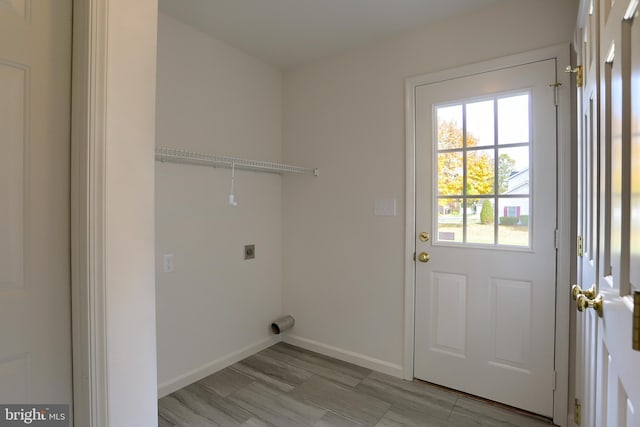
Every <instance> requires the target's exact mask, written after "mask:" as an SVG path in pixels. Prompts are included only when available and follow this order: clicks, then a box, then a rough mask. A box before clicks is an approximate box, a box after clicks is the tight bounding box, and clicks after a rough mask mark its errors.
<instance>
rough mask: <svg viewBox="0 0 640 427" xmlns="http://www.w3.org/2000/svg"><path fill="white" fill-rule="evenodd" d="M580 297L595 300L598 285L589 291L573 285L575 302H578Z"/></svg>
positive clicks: (572, 290)
mask: <svg viewBox="0 0 640 427" xmlns="http://www.w3.org/2000/svg"><path fill="white" fill-rule="evenodd" d="M580 295H584V296H585V297H587V298H588V299H594V298H595V297H596V285H591V287H590V288H589V289H586V290H585V289H582V288H581V287H580V286H579V285H573V286H572V287H571V296H572V297H573V300H574V301H577V300H578V297H579V296H580Z"/></svg>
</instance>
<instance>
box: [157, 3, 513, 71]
mask: <svg viewBox="0 0 640 427" xmlns="http://www.w3.org/2000/svg"><path fill="white" fill-rule="evenodd" d="M505 1H515V0H159V9H160V11H161V12H164V13H166V14H167V15H170V16H172V17H174V18H176V19H178V20H180V21H182V22H184V23H186V24H189V25H190V26H192V27H195V28H197V29H199V30H200V31H203V32H205V33H207V34H209V35H211V36H213V37H214V38H216V39H218V40H220V41H223V42H225V43H227V44H229V45H231V46H233V47H235V48H236V49H239V50H241V51H244V52H246V53H247V54H249V55H251V56H254V57H256V58H259V59H261V60H263V61H265V62H267V63H269V64H272V65H273V66H275V67H278V68H281V69H286V68H289V67H292V66H294V65H298V64H300V63H303V62H306V61H310V60H313V59H317V58H321V57H325V56H329V55H332V54H335V53H338V52H341V51H344V50H347V49H351V48H355V47H358V46H363V45H366V44H369V43H373V42H375V41H378V40H381V39H384V38H385V37H390V36H393V35H394V34H398V33H401V32H404V31H410V30H413V29H417V28H420V27H423V26H425V25H427V24H429V23H433V22H435V21H440V20H443V19H446V18H450V17H452V16H455V15H459V14H463V13H467V12H472V11H475V10H478V9H482V8H485V7H489V6H492V5H495V4H498V3H501V2H505ZM521 1H522V0H521Z"/></svg>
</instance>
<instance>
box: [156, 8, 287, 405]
mask: <svg viewBox="0 0 640 427" xmlns="http://www.w3.org/2000/svg"><path fill="white" fill-rule="evenodd" d="M156 135H157V141H156V144H157V145H158V146H168V147H176V148H182V149H186V150H192V151H200V152H204V153H210V154H216V155H226V156H233V157H243V158H249V159H256V160H266V161H276V162H278V161H280V160H281V144H282V73H281V72H280V71H278V70H276V69H274V68H272V67H270V66H268V65H266V64H264V63H262V62H260V61H258V60H256V59H253V58H251V57H249V56H247V55H245V54H243V53H241V52H239V51H237V50H235V49H233V48H231V47H229V46H227V45H225V44H223V43H220V42H218V41H216V40H214V39H212V38H211V37H209V36H206V35H204V34H203V33H200V32H198V31H196V30H195V29H193V28H191V27H189V26H186V25H184V24H182V23H181V22H179V21H177V20H175V19H174V18H172V17H169V16H168V15H165V14H163V13H160V16H159V22H158V85H157V116H156ZM230 178H231V171H230V170H229V169H212V168H205V167H201V166H189V165H177V164H168V163H165V164H163V163H156V217H155V218H156V277H157V337H158V384H159V390H160V394H161V395H163V394H166V393H168V392H171V391H173V390H175V389H178V388H180V387H182V386H184V385H186V384H189V383H191V382H193V381H195V380H197V379H199V378H201V377H203V376H205V375H208V374H209V373H211V372H213V371H215V370H218V369H221V368H223V367H225V366H226V365H228V364H230V363H232V362H234V361H236V360H238V359H240V358H242V357H243V356H244V355H248V354H250V353H252V352H255V351H257V350H259V349H261V348H262V347H264V346H267V345H269V344H271V343H272V342H273V338H272V336H271V333H270V329H269V325H270V323H271V321H272V320H273V319H274V318H276V317H277V316H279V315H280V314H281V313H282V226H281V221H282V195H281V188H282V183H281V177H280V176H279V175H273V174H265V173H256V172H246V171H236V181H235V194H236V199H237V201H238V206H236V207H232V206H230V205H229V204H228V196H229V191H230ZM250 243H253V244H255V245H256V258H255V259H254V260H248V261H245V260H244V259H243V255H244V251H243V247H244V245H245V244H250ZM164 254H173V255H174V263H175V271H174V272H171V273H164V272H163V271H162V257H163V255H164Z"/></svg>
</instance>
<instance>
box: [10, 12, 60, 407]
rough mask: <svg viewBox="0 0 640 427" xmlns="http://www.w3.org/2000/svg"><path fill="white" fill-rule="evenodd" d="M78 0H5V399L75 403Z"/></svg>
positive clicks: (12, 400)
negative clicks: (72, 160)
mask: <svg viewBox="0 0 640 427" xmlns="http://www.w3.org/2000/svg"><path fill="white" fill-rule="evenodd" d="M70 37H71V1H69V0H56V1H55V2H53V1H35V2H33V1H30V0H11V1H0V94H2V96H0V134H1V138H0V148H1V149H2V156H0V325H1V326H0V340H1V341H2V346H1V347H0V402H2V403H5V404H6V403H71V336H70V335H71V326H70V273H69V271H70V265H69V262H70V261H69V250H70V247H69V109H70V101H69V97H70V82H71V79H70V75H71V73H70V65H71V56H70V48H71V38H70Z"/></svg>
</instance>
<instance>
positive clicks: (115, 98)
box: [91, 0, 158, 427]
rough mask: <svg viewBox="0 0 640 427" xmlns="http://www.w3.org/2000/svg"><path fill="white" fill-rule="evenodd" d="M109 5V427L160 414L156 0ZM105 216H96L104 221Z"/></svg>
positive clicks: (147, 421) (115, 0) (148, 421)
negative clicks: (155, 215) (156, 266)
mask: <svg viewBox="0 0 640 427" xmlns="http://www.w3.org/2000/svg"><path fill="white" fill-rule="evenodd" d="M108 6H109V9H108V13H109V16H108V34H107V37H108V40H107V46H108V56H107V64H106V68H105V72H106V73H107V74H106V77H107V88H106V90H107V94H106V97H107V105H106V129H105V134H106V141H105V145H106V152H105V156H106V157H105V165H106V169H105V171H104V177H105V188H106V195H105V197H106V200H105V201H106V211H105V212H104V215H105V216H104V223H105V236H106V237H105V239H106V241H105V273H104V274H105V278H106V286H105V287H106V291H105V292H106V313H105V315H106V330H107V354H106V357H107V364H108V372H107V375H108V393H109V395H108V399H109V401H108V404H109V408H108V412H109V425H110V426H118V427H128V426H132V427H133V426H151V425H156V423H157V419H158V415H157V398H156V390H157V389H156V384H157V382H156V325H155V311H156V307H155V285H154V284H155V280H154V279H155V278H154V273H153V263H154V259H153V253H154V252H153V251H154V227H153V212H154V192H153V188H154V162H153V147H154V131H155V115H154V111H155V91H156V85H155V83H156V81H155V64H156V35H157V32H156V23H157V19H156V15H157V1H156V0H138V1H135V2H131V1H128V0H110V1H109V5H108ZM98 173H100V172H98ZM100 214H101V213H92V214H91V215H97V216H98V222H100V221H101V220H102V217H101V216H100ZM92 244H93V243H92Z"/></svg>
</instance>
